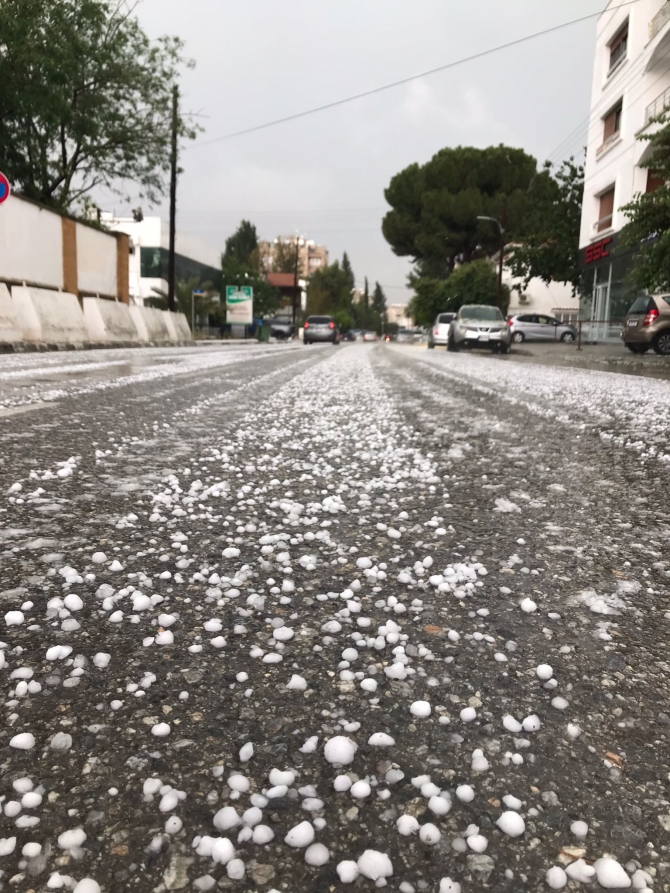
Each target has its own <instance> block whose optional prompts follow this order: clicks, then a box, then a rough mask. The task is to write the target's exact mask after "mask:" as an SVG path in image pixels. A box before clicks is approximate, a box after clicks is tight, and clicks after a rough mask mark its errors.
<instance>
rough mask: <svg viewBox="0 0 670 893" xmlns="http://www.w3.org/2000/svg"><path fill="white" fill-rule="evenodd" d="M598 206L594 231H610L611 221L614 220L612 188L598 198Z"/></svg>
mask: <svg viewBox="0 0 670 893" xmlns="http://www.w3.org/2000/svg"><path fill="white" fill-rule="evenodd" d="M599 202H600V206H599V212H598V220H597V221H596V230H597V231H598V232H599V233H602V232H604V231H605V230H606V229H610V228H611V226H612V220H613V219H614V186H612V188H611V189H608V190H607V192H603V194H602V195H601V196H600V198H599Z"/></svg>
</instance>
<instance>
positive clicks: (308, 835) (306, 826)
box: [284, 822, 314, 849]
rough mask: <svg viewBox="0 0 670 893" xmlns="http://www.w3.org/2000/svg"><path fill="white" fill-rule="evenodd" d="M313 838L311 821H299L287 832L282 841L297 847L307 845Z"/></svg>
mask: <svg viewBox="0 0 670 893" xmlns="http://www.w3.org/2000/svg"><path fill="white" fill-rule="evenodd" d="M313 840H314V826H313V825H312V824H311V822H300V824H299V825H295V826H294V827H293V828H291V830H290V831H289V832H288V834H287V835H286V837H285V838H284V843H286V844H288V845H289V846H292V847H296V848H298V849H300V848H302V847H306V846H309V845H310V843H312V841H313Z"/></svg>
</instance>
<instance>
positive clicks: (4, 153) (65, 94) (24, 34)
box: [0, 0, 195, 209]
mask: <svg viewBox="0 0 670 893" xmlns="http://www.w3.org/2000/svg"><path fill="white" fill-rule="evenodd" d="M182 47H183V45H182V42H181V41H180V40H179V39H178V38H174V37H161V38H159V39H158V40H156V41H150V40H149V38H148V37H147V35H146V34H145V33H144V31H143V30H142V28H141V27H140V24H139V22H138V20H137V18H136V17H135V16H134V15H133V14H132V11H131V10H129V9H128V7H127V6H126V3H125V2H123V0H0V84H2V87H1V89H0V167H2V169H3V170H4V172H5V173H6V174H7V176H8V177H9V179H10V180H11V181H12V182H13V183H14V185H15V187H16V188H18V189H19V190H20V191H21V192H22V193H23V194H24V195H26V196H28V197H29V198H33V199H36V200H37V201H40V202H43V203H44V204H47V205H51V206H54V207H56V208H59V209H69V208H70V207H71V206H72V205H73V204H74V203H75V202H77V201H82V202H85V200H86V197H87V196H88V194H89V193H90V191H91V190H92V189H94V188H96V187H102V188H105V189H107V190H109V191H111V192H114V193H116V194H119V195H122V194H123V190H122V186H121V185H120V184H122V183H123V182H124V181H125V182H126V183H129V182H132V183H134V184H136V185H137V186H139V187H140V195H141V196H142V197H146V198H147V199H148V200H149V201H151V202H156V201H158V200H159V198H160V196H161V195H162V194H163V193H164V191H165V179H166V178H165V174H166V173H167V171H168V170H169V162H170V128H171V113H172V89H173V86H174V85H176V83H177V80H178V74H179V69H180V67H181V66H182V65H183V64H184V59H183V57H182ZM179 133H180V135H181V136H186V137H193V136H195V132H194V130H193V128H191V127H190V126H189V125H187V123H186V121H185V119H184V118H183V117H180V119H179Z"/></svg>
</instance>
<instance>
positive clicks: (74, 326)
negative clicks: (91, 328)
mask: <svg viewBox="0 0 670 893" xmlns="http://www.w3.org/2000/svg"><path fill="white" fill-rule="evenodd" d="M12 301H13V303H14V310H15V312H16V316H17V319H18V322H19V325H20V327H21V333H22V340H23V341H38V342H39V341H42V342H46V343H50V344H82V343H83V342H85V341H88V335H87V332H86V326H85V325H84V314H83V313H82V310H81V307H80V306H79V301H78V300H77V298H76V297H75V296H74V295H71V294H69V293H68V292H57V291H47V290H46V289H44V288H30V287H24V286H14V287H13V288H12Z"/></svg>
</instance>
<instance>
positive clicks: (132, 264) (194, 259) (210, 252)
mask: <svg viewBox="0 0 670 893" xmlns="http://www.w3.org/2000/svg"><path fill="white" fill-rule="evenodd" d="M101 222H102V223H103V224H104V225H105V226H106V227H107V228H108V229H109V230H111V231H112V232H120V233H127V234H128V236H129V240H130V248H129V250H130V261H129V282H130V297H131V300H132V301H134V302H135V303H136V304H143V303H144V300H145V298H151V297H155V295H156V292H157V291H158V292H164V293H165V292H167V288H168V283H167V276H168V245H169V232H168V224H167V221H165V220H162V218H160V217H142V215H141V214H137V216H136V217H115V216H114V215H112V214H106V213H103V214H102V216H101ZM175 276H176V278H177V280H180V279H191V278H195V279H198V280H199V282H200V283H203V284H204V283H207V282H209V283H211V285H212V286H213V287H214V289H215V290H218V287H219V281H220V278H221V252H220V251H218V250H217V249H216V248H212V247H211V246H210V245H207V244H205V243H204V242H201V241H200V240H199V239H194V238H193V237H192V236H189V235H187V234H185V233H179V232H178V233H177V234H176V238H175Z"/></svg>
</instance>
